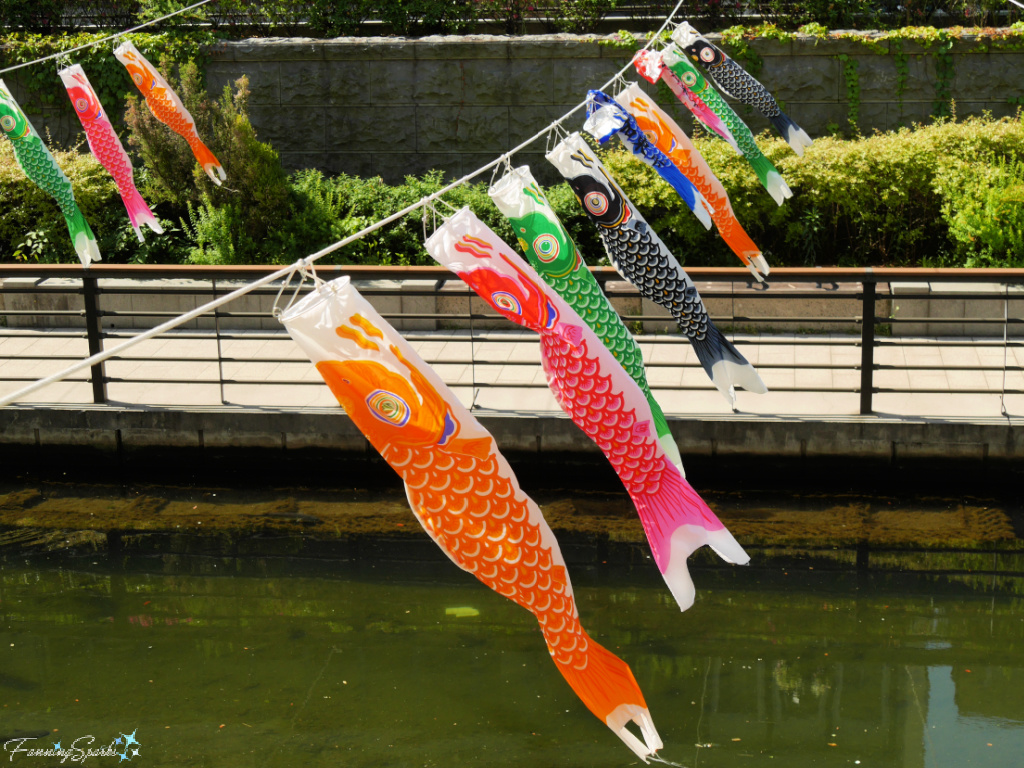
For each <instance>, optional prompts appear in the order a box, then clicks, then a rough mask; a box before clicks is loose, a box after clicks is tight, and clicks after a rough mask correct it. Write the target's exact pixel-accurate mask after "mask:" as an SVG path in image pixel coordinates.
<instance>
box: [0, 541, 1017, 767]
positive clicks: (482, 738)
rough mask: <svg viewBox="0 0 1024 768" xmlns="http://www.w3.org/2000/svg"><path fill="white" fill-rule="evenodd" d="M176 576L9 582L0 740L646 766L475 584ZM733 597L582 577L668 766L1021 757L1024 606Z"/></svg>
mask: <svg viewBox="0 0 1024 768" xmlns="http://www.w3.org/2000/svg"><path fill="white" fill-rule="evenodd" d="M154 562H158V561H154ZM168 562H169V563H170V564H169V565H166V566H165V568H164V572H161V573H154V572H144V571H138V572H128V571H125V570H123V569H121V568H108V567H106V566H104V565H103V564H101V563H97V564H96V565H93V564H92V563H91V562H90V563H88V564H84V566H83V565H75V566H74V567H72V566H71V565H70V564H67V563H65V564H59V563H58V564H48V565H34V564H25V563H24V562H22V564H21V565H12V564H10V563H8V564H6V565H4V566H3V567H2V570H0V621H2V624H0V704H2V707H0V736H3V737H5V738H10V737H12V736H19V737H24V738H28V737H30V736H36V737H39V738H38V739H37V742H38V743H37V746H49V744H50V743H52V742H56V741H58V740H60V741H62V742H64V743H65V745H66V743H67V742H68V741H72V740H74V739H76V738H79V737H82V736H83V735H93V736H94V737H95V738H96V740H97V743H106V742H107V741H108V740H109V739H110V738H113V737H114V736H115V735H116V734H117V733H131V732H132V731H133V730H137V733H136V737H137V739H138V741H139V742H140V743H141V745H142V747H141V754H142V756H143V757H144V759H145V762H146V765H151V766H165V765H166V766H171V765H175V766H179V765H211V766H212V765H216V766H228V767H229V768H232V767H234V766H253V765H259V766H275V767H276V766H294V765H304V766H307V765H308V766H328V765H330V766H332V767H336V766H339V765H343V766H386V765H395V766H413V765H415V766H442V765H443V766H452V765H460V766H461V765H469V766H475V765H476V766H484V765H486V766H495V765H528V766H562V765H566V766H568V765H587V766H605V765H607V766H619V765H627V764H630V763H636V760H635V758H633V757H632V756H631V755H630V754H629V753H628V751H627V750H625V748H624V747H622V745H621V744H620V743H619V742H618V741H617V740H616V739H615V738H614V736H612V735H611V734H610V733H608V731H607V729H606V728H605V727H604V726H603V725H601V724H600V723H598V722H597V721H596V720H595V719H594V718H593V717H592V716H591V715H590V714H589V713H588V712H587V711H586V709H585V708H584V707H583V706H582V705H581V704H580V703H579V702H578V701H577V700H576V699H575V697H574V696H573V695H572V693H571V691H570V690H569V689H568V687H567V686H566V685H565V683H564V681H563V680H562V679H561V677H560V676H559V675H558V673H557V671H556V670H555V667H554V665H553V664H551V662H550V661H549V660H548V659H547V658H546V653H545V650H544V646H543V641H542V639H541V636H540V634H539V632H538V631H537V629H536V625H535V623H534V622H533V620H532V618H531V617H530V616H529V615H528V614H527V613H526V612H525V611H523V610H522V609H520V608H518V607H517V606H515V605H514V604H512V603H511V602H509V601H506V600H503V599H502V598H500V597H498V596H496V595H494V594H493V593H491V592H490V591H489V590H487V589H485V588H483V587H482V586H481V585H479V584H477V583H476V582H475V581H474V580H472V579H471V578H469V577H463V576H462V574H459V573H456V572H453V571H452V570H450V569H445V570H444V571H441V570H440V569H439V570H438V572H443V573H445V575H444V576H442V577H441V578H440V579H438V578H436V573H435V572H434V569H433V567H432V566H431V567H427V566H424V565H423V564H409V565H404V566H399V565H395V564H393V563H392V564H386V563H379V564H377V565H375V566H373V565H367V564H366V563H363V564H362V565H358V566H357V565H354V564H351V563H348V564H346V563H337V562H320V563H317V564H315V565H307V566H306V571H307V573H305V574H303V575H296V574H295V571H294V569H277V568H274V567H272V565H268V564H267V563H266V562H262V563H256V564H255V565H254V564H253V563H252V562H245V561H236V560H232V559H227V558H225V559H211V558H206V559H203V558H197V559H195V560H194V561H182V560H173V561H168ZM196 563H199V565H198V566H197V565H196ZM444 565H448V564H444ZM253 568H256V569H257V570H260V569H262V570H264V571H265V573H264V574H263V575H259V576H252V575H237V574H238V573H239V572H240V571H246V570H251V569H253ZM222 571H223V572H224V573H223V575H221V572H222ZM275 571H281V572H275ZM289 571H290V572H289ZM428 573H429V577H428ZM598 573H600V578H601V579H602V580H603V583H598V582H597V580H596V574H598ZM726 573H727V574H728V575H726V576H721V577H719V576H716V575H715V574H714V573H710V572H709V573H703V574H700V575H699V578H698V580H699V582H700V585H699V589H698V602H697V604H696V606H695V607H694V608H693V609H692V610H690V611H688V612H687V613H684V614H680V613H679V612H678V611H677V610H675V609H674V607H673V606H672V603H671V600H670V598H669V596H668V594H667V593H666V592H665V591H664V589H663V587H661V586H660V585H659V584H658V583H657V582H656V580H655V579H651V578H650V576H651V574H647V573H646V572H642V573H639V574H638V573H636V572H629V571H623V570H619V571H614V572H612V573H611V575H609V573H608V572H605V571H601V572H597V571H587V570H582V569H581V575H580V576H579V577H577V578H576V592H577V597H578V603H579V607H580V612H581V615H582V618H583V621H584V624H585V625H586V626H587V627H588V629H589V630H590V632H591V633H592V634H593V635H594V636H595V638H596V639H598V640H599V641H600V642H602V643H603V644H605V645H606V646H607V647H609V648H610V649H612V650H614V651H615V652H616V653H617V654H619V655H620V656H621V657H622V658H623V659H625V660H626V661H627V662H628V663H629V664H630V665H631V666H632V668H633V670H634V673H635V674H636V677H637V679H638V681H639V683H640V685H641V687H642V688H643V690H644V692H645V694H646V696H647V700H648V704H649V706H650V709H651V712H652V715H653V716H654V718H655V722H656V723H657V725H658V727H659V730H660V731H661V734H662V736H663V738H664V740H665V743H666V748H665V750H664V752H663V756H664V757H665V758H667V759H669V760H673V761H676V762H678V763H681V764H684V765H687V766H697V765H699V766H708V767H721V768H733V767H735V766H778V765H786V764H788V765H793V766H801V767H803V766H851V765H862V766H876V767H879V768H918V767H919V766H920V767H921V768H933V767H937V766H940V767H942V768H945V766H992V767H993V768H994V767H995V766H999V767H1000V768H1002V767H1003V766H1008V765H1013V764H1015V761H1016V760H1018V759H1019V756H1020V755H1021V754H1024V602H1022V600H1021V599H1020V598H1014V597H1009V596H999V595H981V596H979V595H977V594H973V593H970V592H966V591H964V590H962V589H958V590H957V591H956V592H955V593H954V592H952V591H951V590H950V589H949V588H948V587H942V586H940V585H936V584H932V583H928V582H925V581H923V580H918V579H917V578H916V577H915V578H914V580H911V581H907V580H905V579H904V580H900V581H899V583H898V584H897V585H894V584H892V583H890V582H888V581H886V579H884V578H877V579H867V580H864V579H861V580H860V581H856V580H855V581H853V582H852V583H846V582H844V581H843V577H840V576H836V577H835V578H834V579H833V580H832V581H829V580H828V579H827V578H826V577H822V576H815V581H814V582H813V583H812V582H810V581H809V580H808V579H807V578H806V577H800V578H798V577H797V576H796V574H793V575H791V576H789V577H788V578H787V580H785V581H784V582H783V584H784V587H781V588H780V586H779V585H778V584H765V583H763V582H764V581H765V579H764V578H763V575H758V574H756V573H755V572H753V571H748V572H747V575H744V576H740V577H737V576H736V575H735V574H734V573H733V571H728V572H726ZM55 729H56V730H55ZM43 734H46V736H45V737H43ZM16 760H22V761H25V760H30V758H27V757H25V756H24V755H18V756H16ZM111 760H113V761H114V762H116V761H117V760H118V759H117V758H95V759H94V760H93V761H90V762H91V763H92V764H93V765H103V764H108V765H109V764H111V762H110V761H111ZM29 764H41V763H29Z"/></svg>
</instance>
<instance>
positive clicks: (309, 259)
mask: <svg viewBox="0 0 1024 768" xmlns="http://www.w3.org/2000/svg"><path fill="white" fill-rule="evenodd" d="M208 2H210V0H202V2H199V3H195V4H194V5H190V6H188V7H187V8H182V9H181V10H179V11H175V12H174V13H172V14H169V15H168V16H165V17H162V18H160V19H154V20H153V21H150V22H146V24H143V25H140V26H138V27H133V28H132V29H129V30H125V31H124V32H119V33H118V34H116V35H111V36H110V37H107V38H104V39H103V40H97V41H96V42H94V43H89V44H88V45H85V46H80V48H77V49H71V50H69V51H61V54H53V55H51V56H47V57H45V58H43V59H38V60H37V61H36V62H28V63H26V64H19V65H18V66H17V67H14V69H17V68H19V67H22V66H28V65H29V64H34V63H37V62H38V61H46V60H47V59H51V58H54V57H55V56H57V55H62V54H69V53H72V52H73V51H75V50H80V49H81V48H88V47H90V46H92V45H98V44H99V43H102V42H105V41H106V40H110V39H113V38H115V37H120V36H122V35H125V34H128V33H130V32H134V31H137V30H138V29H141V28H142V27H145V26H149V25H151V24H155V23H156V22H158V21H162V20H163V19H164V18H170V17H171V16H174V15H176V14H179V13H184V12H185V11H187V10H190V9H192V8H198V7H199V6H200V5H205V4H206V3H208ZM682 5H683V0H678V2H677V3H676V5H675V7H674V8H673V9H672V12H671V13H670V14H669V15H668V16H666V17H665V21H664V23H663V24H662V25H661V27H660V28H659V29H658V31H657V32H655V33H654V35H652V36H651V39H650V40H648V41H647V44H646V45H644V50H646V49H647V48H648V47H650V46H651V44H652V43H653V42H654V41H656V40H658V39H659V38H660V36H661V33H662V32H663V31H664V30H665V28H666V27H668V25H669V24H670V23H671V22H672V19H673V18H674V17H675V15H676V13H678V12H679V9H680V8H681V7H682ZM631 66H633V62H632V59H631V60H630V63H628V64H626V66H624V67H623V68H622V69H620V70H619V71H618V72H616V73H615V75H614V76H613V77H612V79H611V80H609V81H608V82H606V83H605V84H604V85H602V86H601V87H600V88H599V90H605V89H606V88H608V87H609V86H610V85H612V84H613V83H614V82H615V79H616V78H617V77H619V76H621V75H622V74H623V73H625V72H627V71H628V70H629V68H630V67H631ZM6 71H8V70H2V71H0V74H2V73H3V72H6ZM586 105H587V101H586V100H584V101H582V102H580V103H579V104H577V105H576V106H575V107H573V108H572V109H570V110H569V111H568V112H566V113H565V114H563V115H562V116H561V117H559V118H558V119H557V120H554V121H552V122H551V123H549V124H548V125H547V126H545V127H544V129H543V130H541V131H538V132H537V133H535V134H534V135H533V136H531V137H530V138H528V139H526V140H525V141H523V142H522V143H520V144H518V145H517V146H515V147H513V148H512V149H510V150H509V151H508V152H505V153H504V154H502V155H500V156H498V157H497V158H495V159H494V160H492V161H491V162H489V163H487V164H486V165H483V166H481V167H480V168H477V169H476V170H475V171H472V172H470V173H467V174H466V175H465V176H463V177H461V178H459V179H456V180H455V181H453V182H451V183H449V184H447V185H446V186H444V187H442V188H441V189H439V190H437V191H436V192H432V193H431V194H429V195H427V196H425V197H422V198H420V199H419V200H418V201H416V202H415V203H412V204H410V205H407V206H406V207H405V208H403V209H402V210H400V211H396V212H395V213H393V214H391V215H390V216H387V217H385V218H383V219H381V220H380V221H378V222H376V223H375V224H371V225H370V226H369V227H366V228H364V229H361V230H360V231H359V232H356V233H354V234H351V235H349V236H348V237H345V238H343V239H341V240H338V241H337V242H335V243H332V244H331V245H328V246H327V247H325V248H322V249H320V250H319V251H317V252H316V253H313V254H310V255H309V256H306V257H305V258H304V259H300V260H299V261H297V262H295V263H294V264H291V265H289V266H287V267H285V268H283V269H280V270H278V271H277V272H274V273H272V274H270V275H267V276H266V277H264V278H261V279H259V280H257V281H255V282H253V283H250V284H249V285H247V286H242V287H241V288H239V289H237V290H235V291H232V292H231V293H228V294H225V295H224V296H222V297H221V298H219V299H215V300H213V301H210V302H208V303H206V304H204V305H202V306H201V307H196V308H195V309H193V310H191V311H189V312H186V313H185V314H183V315H179V316H178V317H176V318H174V319H172V320H168V321H167V322H165V323H161V324H160V325H158V326H156V327H155V328H150V329H149V330H148V331H144V332H143V333H140V334H139V335H137V336H133V337H132V338H131V339H129V340H128V341H126V342H124V343H123V344H119V345H118V346H116V347H114V348H112V349H110V350H107V351H105V352H101V353H98V354H95V355H92V356H91V357H88V358H86V359H84V360H80V361H79V362H77V363H75V364H74V365H71V366H69V367H67V368H65V369H64V370H62V371H58V372H57V373H55V374H52V375H50V376H47V377H46V378H43V379H39V380H38V381H36V382H34V383H32V384H30V385H29V386H27V387H23V388H22V389H19V390H18V391H16V392H12V393H10V394H8V395H4V396H2V397H0V407H3V406H5V405H10V404H11V403H13V402H14V401H15V400H19V399H21V398H22V397H25V396H26V395H28V394H31V393H32V392H35V391H36V390H39V389H42V388H43V387H45V386H48V385H50V384H53V383H55V382H58V381H61V380H62V379H65V378H67V377H68V376H70V375H72V374H74V373H77V372H78V371H80V370H82V369H83V368H88V367H89V366H91V365H94V364H96V363H100V362H103V361H104V360H107V359H108V358H110V357H113V356H114V355H115V354H117V353H118V352H121V351H123V350H125V349H128V348H129V347H132V346H134V345H136V344H138V343H140V342H143V341H146V340H147V339H151V338H153V337H154V336H158V335H160V334H161V333H164V332H166V331H170V330H173V329H174V328H177V327H178V326H179V325H182V324H184V323H187V322H188V321H189V320H193V319H195V318H196V317H199V316H200V315H202V314H205V313H206V312H209V311H210V310H211V309H215V308H217V307H220V306H223V305H224V304H227V303H229V302H231V301H234V300H235V299H237V298H241V297H242V296H245V295H246V294H247V293H249V292H250V291H253V290H255V289H256V288H259V287H260V286H263V285H266V284H268V283H271V282H273V281H274V280H277V279H278V278H280V277H285V276H286V275H287V276H291V274H293V273H294V272H295V271H296V270H298V271H300V273H303V274H304V273H305V271H306V270H308V269H309V268H310V267H312V265H313V262H315V261H317V260H318V259H320V258H323V257H324V256H326V255H328V254H330V253H334V252H335V251H337V250H339V249H340V248H344V247H345V246H346V245H348V244H349V243H353V242H355V241H357V240H361V239H362V238H364V237H366V236H367V235H369V234H371V233H372V232H376V231H377V230H378V229H380V228H382V227H385V226H387V225H388V224H391V223H392V222H395V221H398V220H399V219H401V218H403V217H405V216H408V215H409V214H410V213H413V212H414V211H417V210H419V209H420V208H421V207H422V206H424V205H428V204H431V203H433V202H434V201H435V200H439V199H440V198H441V196H442V195H445V194H447V193H448V192H450V191H452V190H453V189H455V188H457V187H459V186H461V185H462V184H465V183H466V182H468V181H471V180H472V179H475V178H476V177H477V176H479V175H481V174H483V173H486V172H487V171H489V170H491V169H492V168H496V167H497V166H499V165H500V164H501V163H502V161H506V162H507V161H508V158H510V157H511V156H512V155H514V154H515V153H516V152H519V151H520V150H523V149H525V148H526V147H528V146H530V145H531V144H532V143H533V142H535V141H537V140H538V139H541V138H544V137H545V136H546V135H547V134H548V132H549V131H551V130H555V129H557V128H558V127H559V126H560V125H561V123H562V122H563V121H564V120H566V119H567V118H569V117H571V116H572V115H574V114H575V113H576V112H578V111H579V110H581V109H582V108H584V107H585V106H586ZM470 323H471V326H470V327H471V329H472V312H471V313H470ZM470 335H471V337H472V330H471V332H470Z"/></svg>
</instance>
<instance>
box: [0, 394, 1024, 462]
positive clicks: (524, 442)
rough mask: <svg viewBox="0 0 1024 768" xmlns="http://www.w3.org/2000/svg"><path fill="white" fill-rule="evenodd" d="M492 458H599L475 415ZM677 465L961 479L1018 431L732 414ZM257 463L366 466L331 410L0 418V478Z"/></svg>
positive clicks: (559, 425) (685, 447) (578, 437)
mask: <svg viewBox="0 0 1024 768" xmlns="http://www.w3.org/2000/svg"><path fill="white" fill-rule="evenodd" d="M477 417H478V418H479V420H480V421H481V423H483V425H484V426H485V427H486V428H487V429H488V430H489V431H490V432H491V433H492V434H493V435H494V436H495V439H496V440H497V442H498V445H499V447H500V448H501V450H502V451H503V452H506V453H509V454H512V455H516V456H518V457H520V458H522V459H524V460H528V459H529V458H530V457H531V456H532V457H536V459H537V461H538V463H546V462H548V461H550V460H551V459H552V458H553V457H556V456H568V457H574V458H573V459H572V462H574V463H579V462H584V463H586V462H588V461H589V460H591V459H594V458H599V457H600V454H599V452H598V449H597V448H596V447H595V446H594V444H593V443H591V442H590V440H589V439H588V438H587V437H586V435H585V434H584V433H583V432H582V431H581V430H579V429H578V428H577V427H576V426H575V425H574V424H572V422H571V421H569V420H568V419H567V418H564V417H560V416H555V415H552V414H550V413H547V414H532V415H531V414H527V413H516V414H509V413H498V412H493V413H487V412H483V413H480V412H478V413H477ZM670 424H671V427H672V431H673V436H674V437H675V439H676V442H677V443H678V445H679V448H680V451H681V452H682V455H683V457H684V458H685V459H687V460H688V461H690V462H696V463H698V464H701V465H709V464H710V465H714V464H719V463H721V464H724V465H728V466H732V467H734V468H735V469H736V471H740V468H742V467H748V468H749V467H750V466H752V465H763V464H764V463H765V462H767V463H768V464H770V465H779V464H785V465H790V466H795V467H799V466H801V465H802V464H803V463H806V462H816V463H825V464H828V463H835V464H837V465H843V464H849V463H856V464H868V465H872V466H876V467H912V466H919V465H934V464H935V463H937V462H939V463H941V462H946V461H949V462H955V463H957V464H959V465H961V466H962V467H963V468H964V469H966V468H968V467H970V468H971V471H977V470H978V469H979V468H982V467H987V466H991V467H995V468H999V467H1004V468H1006V469H1007V470H1008V471H1014V470H1015V468H1017V467H1018V466H1019V465H1021V463H1022V460H1024V430H1021V428H1020V425H1019V424H1016V423H1015V421H1014V420H1010V419H1005V418H991V419H979V418H971V419H966V418H963V419H955V418H927V417H919V418H913V417H899V418H897V417H886V416H883V415H872V416H829V417H808V416H763V415H750V414H733V415H725V416H721V415H719V416H713V417H712V416H706V417H701V416H693V417H688V418H685V419H680V418H676V419H670ZM232 454H234V455H236V456H240V455H242V454H246V455H250V456H251V455H256V454H261V455H263V456H265V457H267V458H268V459H270V460H272V461H277V462H283V463H287V464H296V463H302V462H307V461H314V462H317V463H319V462H320V461H327V462H331V461H336V460H337V461H341V460H345V461H352V460H357V459H359V458H360V457H369V459H368V460H371V461H372V460H374V459H375V458H376V453H375V452H374V451H373V449H372V447H371V446H370V445H369V443H368V442H367V441H366V439H365V438H364V437H363V436H362V434H361V433H360V432H359V431H358V429H356V427H355V426H354V425H353V424H352V422H351V421H350V420H349V419H348V418H347V417H346V416H345V415H344V414H343V413H341V412H340V411H339V410H338V409H321V408H306V409H300V410H286V409H273V408H261V407H228V406H225V407H213V406H208V407H193V408H188V407H174V408H158V407H138V406H132V407H119V406H115V405H109V406H75V405H66V406H47V407H31V406H23V407H10V408H5V409H2V410H0V456H2V457H3V460H4V461H5V462H6V463H7V466H12V465H18V464H29V465H31V464H33V463H36V462H40V461H42V462H48V463H51V462H54V461H59V460H61V457H69V458H73V460H74V461H75V462H76V463H82V462H88V461H91V460H95V461H97V462H98V463H99V464H101V465H110V464H111V463H114V464H117V465H124V466H131V465H133V464H136V465H142V464H146V463H148V462H150V461H152V460H156V461H159V457H161V456H170V455H177V456H180V457H182V458H183V459H185V460H187V461H190V462H191V461H195V460H199V461H206V460H211V459H213V458H216V459H217V460H220V461H231V458H230V457H231V455H232Z"/></svg>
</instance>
